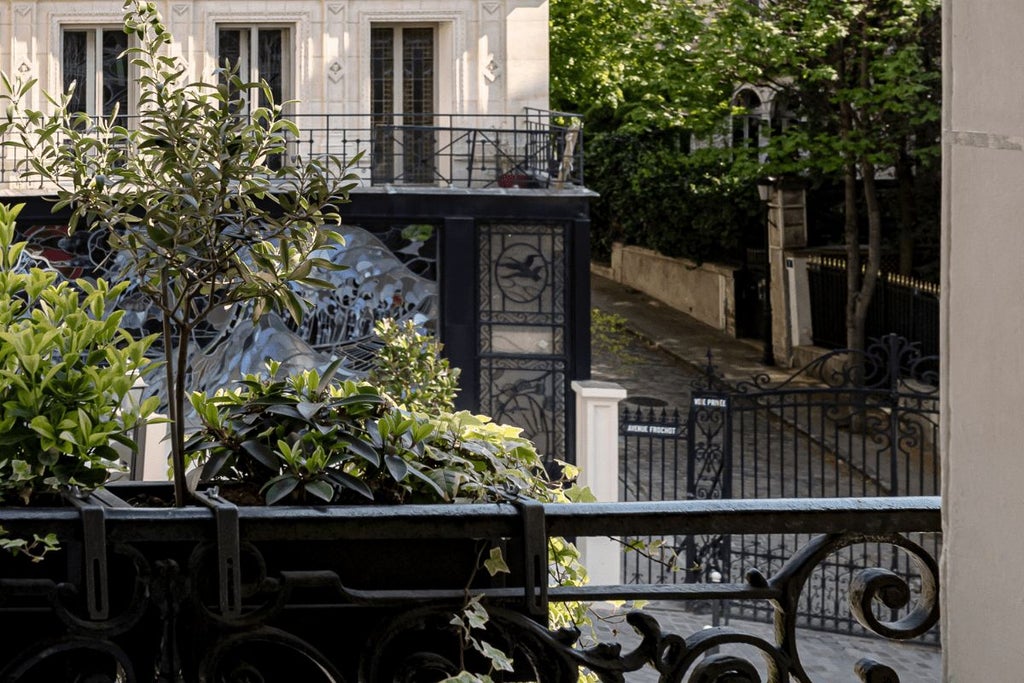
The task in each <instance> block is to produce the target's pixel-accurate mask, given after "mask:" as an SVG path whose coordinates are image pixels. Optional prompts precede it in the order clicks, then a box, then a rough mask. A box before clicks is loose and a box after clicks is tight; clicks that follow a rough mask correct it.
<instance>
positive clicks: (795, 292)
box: [785, 253, 814, 346]
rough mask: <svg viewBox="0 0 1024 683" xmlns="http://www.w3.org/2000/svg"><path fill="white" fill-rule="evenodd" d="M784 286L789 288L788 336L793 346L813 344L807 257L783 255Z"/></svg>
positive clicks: (802, 255)
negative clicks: (784, 265) (784, 260)
mask: <svg viewBox="0 0 1024 683" xmlns="http://www.w3.org/2000/svg"><path fill="white" fill-rule="evenodd" d="M785 259H786V286H787V287H788V288H789V296H788V299H787V300H788V302H789V334H790V338H791V339H792V341H793V346H810V345H811V344H813V343H814V339H813V332H814V326H813V325H812V322H811V288H810V283H809V281H808V277H807V256H806V255H804V254H791V253H787V254H785Z"/></svg>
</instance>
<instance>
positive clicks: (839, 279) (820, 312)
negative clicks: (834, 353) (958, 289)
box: [807, 256, 939, 355]
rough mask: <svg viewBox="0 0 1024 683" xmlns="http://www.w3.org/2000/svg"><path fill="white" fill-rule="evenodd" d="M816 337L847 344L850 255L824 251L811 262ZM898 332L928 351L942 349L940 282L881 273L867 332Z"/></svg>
mask: <svg viewBox="0 0 1024 683" xmlns="http://www.w3.org/2000/svg"><path fill="white" fill-rule="evenodd" d="M807 277H808V285H809V288H810V294H811V321H812V325H813V333H812V336H813V339H814V343H815V345H817V346H821V347H824V348H827V349H837V348H843V347H845V346H846V298H847V291H846V261H845V260H844V259H841V258H830V257H825V256H814V257H811V258H810V259H809V260H808V262H807ZM886 334H897V335H899V336H901V337H904V338H906V339H909V340H910V341H913V342H917V343H918V344H920V348H921V351H922V353H924V354H925V355H938V353H939V286H938V285H937V284H935V283H932V282H924V281H922V280H917V279H915V278H911V277H907V276H904V275H896V274H893V273H882V274H881V277H880V278H879V279H878V285H877V287H876V289H875V293H874V296H873V297H872V300H871V304H870V306H869V307H868V318H867V337H869V338H872V337H882V336H884V335H886Z"/></svg>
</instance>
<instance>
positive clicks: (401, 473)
mask: <svg viewBox="0 0 1024 683" xmlns="http://www.w3.org/2000/svg"><path fill="white" fill-rule="evenodd" d="M384 464H385V465H387V468H388V472H390V473H391V478H392V479H394V480H395V481H402V480H403V479H405V477H406V475H407V474H409V465H408V464H406V462H405V460H403V459H402V458H401V457H399V456H397V455H385V456H384Z"/></svg>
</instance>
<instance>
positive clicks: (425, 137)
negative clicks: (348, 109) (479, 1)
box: [402, 28, 434, 183]
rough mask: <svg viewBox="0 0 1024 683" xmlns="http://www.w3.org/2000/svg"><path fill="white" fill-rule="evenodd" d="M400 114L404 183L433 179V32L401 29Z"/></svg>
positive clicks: (425, 181) (419, 29)
mask: <svg viewBox="0 0 1024 683" xmlns="http://www.w3.org/2000/svg"><path fill="white" fill-rule="evenodd" d="M402 111H403V113H404V114H405V116H404V118H403V122H404V124H405V126H406V128H405V131H404V134H403V136H402V138H403V139H402V147H403V148H404V158H403V164H402V166H403V168H402V174H403V176H404V177H405V180H406V181H407V182H411V183H429V182H433V180H434V131H433V130H432V129H430V126H433V124H434V119H433V116H432V114H433V111H434V29H432V28H407V29H403V30H402Z"/></svg>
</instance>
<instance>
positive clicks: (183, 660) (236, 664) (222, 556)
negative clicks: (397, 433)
mask: <svg viewBox="0 0 1024 683" xmlns="http://www.w3.org/2000/svg"><path fill="white" fill-rule="evenodd" d="M207 498H208V499H209V500H208V504H209V507H205V506H198V507H186V508H180V509H164V508H134V507H129V506H127V505H126V504H125V503H124V501H123V500H122V499H119V498H117V497H116V496H110V495H105V496H104V497H103V498H102V499H97V498H95V497H94V498H89V499H78V500H76V501H75V504H74V505H73V506H71V505H69V506H67V507H64V508H51V509H39V510H26V509H17V510H16V509H0V524H2V525H3V526H4V527H5V528H6V529H8V530H10V531H11V533H14V534H25V533H31V532H32V531H38V529H39V528H45V529H47V530H48V531H53V532H54V533H56V534H57V535H58V536H59V537H60V539H61V543H62V545H63V546H64V547H65V548H66V551H62V552H61V553H60V554H59V556H57V557H52V558H50V557H48V558H47V560H46V561H44V562H42V563H40V564H31V563H27V562H21V563H19V562H17V561H15V560H16V559H17V558H11V557H10V556H9V555H7V554H6V553H5V554H3V555H0V579H2V582H3V583H2V585H3V591H4V601H3V604H2V605H0V617H3V618H4V619H5V621H6V623H8V624H16V625H17V628H9V629H7V631H6V632H5V637H4V640H3V644H2V647H0V678H2V679H3V680H5V681H12V682H13V681H17V682H20V683H27V682H29V681H32V682H37V681H38V682H40V683H42V682H43V681H46V682H47V683H48V682H49V681H72V680H75V681H79V680H90V681H115V680H116V681H126V682H127V683H133V682H135V681H143V680H146V681H153V680H157V681H182V682H184V683H192V682H194V681H214V680H217V681H220V680H224V681H228V680H230V681H242V680H246V681H248V680H260V681H265V682H267V683H270V682H274V681H276V682H279V683H283V682H284V681H295V680H301V681H303V682H304V683H316V682H318V681H324V682H325V683H327V682H331V683H336V682H337V681H343V680H360V681H373V682H377V681H385V680H386V681H393V680H394V681H397V680H402V681H410V682H413V683H415V682H421V681H422V682H426V681H437V680H441V679H442V678H446V677H449V676H454V675H456V673H457V672H458V671H459V670H460V669H463V668H468V669H470V670H472V671H475V672H476V673H478V674H485V673H488V672H489V671H490V666H491V663H490V662H489V661H487V660H482V659H481V658H480V657H479V656H476V655H475V653H474V651H473V649H472V648H470V647H469V646H468V645H467V644H466V641H465V640H464V639H463V634H462V632H461V631H460V629H459V626H458V624H462V623H464V621H463V619H464V617H463V616H461V615H464V610H465V609H466V606H467V604H468V603H467V600H469V598H470V597H471V596H472V597H473V599H474V601H475V600H477V599H479V600H480V601H482V604H484V605H485V606H486V609H487V620H486V623H478V624H477V625H476V627H475V628H474V630H473V634H474V637H475V638H479V639H485V640H486V642H488V643H489V644H491V645H492V646H493V647H495V648H498V649H500V650H502V651H504V652H505V654H507V655H508V658H509V661H510V664H511V669H512V670H511V671H509V672H505V673H503V674H502V677H501V680H504V681H526V680H529V681H537V682H538V683H565V682H566V681H575V680H577V677H578V672H579V670H580V669H581V668H586V669H589V670H590V671H592V672H594V673H596V674H597V675H598V676H599V677H600V678H601V680H608V681H612V680H623V677H622V674H623V673H628V672H632V671H638V670H640V669H645V668H649V669H655V670H656V671H657V672H658V673H659V675H660V678H659V680H661V681H665V682H666V683H681V682H682V681H684V680H685V681H695V680H701V681H712V680H714V681H725V680H730V681H732V680H735V681H756V680H773V681H776V680H778V681H781V680H790V679H793V680H800V681H808V682H810V681H812V680H822V681H824V680H825V679H822V678H818V679H815V678H813V676H814V675H816V674H815V672H814V671H813V670H812V671H811V672H808V671H807V670H805V667H804V664H803V663H802V661H801V653H800V649H799V648H800V641H799V638H798V634H797V631H796V626H797V621H796V613H797V604H798V601H799V599H800V596H801V595H802V593H803V592H804V591H805V590H806V588H807V585H808V579H809V577H810V576H811V575H812V574H813V572H814V570H815V568H816V567H817V566H818V565H819V564H820V563H821V562H822V560H823V559H824V558H826V557H828V556H829V555H830V554H832V553H834V552H835V551H837V550H840V549H842V548H845V547H856V546H859V545H862V544H864V543H865V542H867V543H871V544H884V545H887V546H891V547H893V548H896V549H898V550H899V551H900V552H903V553H906V554H907V555H908V556H909V557H910V558H912V561H913V562H914V563H915V566H916V567H917V569H918V572H917V573H918V575H919V576H920V580H921V584H920V586H919V590H916V591H915V590H913V587H908V586H906V585H905V584H904V583H903V582H902V581H901V580H900V579H899V578H898V577H896V576H895V575H893V574H892V573H891V572H889V571H888V570H887V569H885V568H878V567H875V566H874V565H873V564H872V562H871V558H868V557H865V558H864V562H862V563H861V564H860V565H859V569H860V571H859V572H858V573H857V574H856V576H855V579H854V581H852V582H851V584H850V586H849V591H848V596H844V599H847V601H848V605H849V609H850V610H851V611H852V613H853V614H854V615H855V616H856V617H857V618H858V620H860V621H861V623H863V624H864V625H865V627H866V628H868V629H869V630H871V631H873V632H874V633H877V634H878V635H880V636H882V637H884V638H890V639H898V640H904V639H911V638H916V637H919V636H920V635H921V634H922V633H924V632H926V631H927V630H928V629H929V628H931V627H932V626H933V625H934V624H935V622H936V621H937V619H938V571H937V567H936V562H935V557H934V555H933V554H931V553H929V552H928V551H927V550H926V549H924V548H922V547H920V546H919V545H917V544H915V543H913V542H911V541H910V540H908V536H907V534H908V533H920V532H926V533H933V534H934V533H938V531H939V529H940V507H939V499H938V498H935V497H931V498H904V499H898V500H885V501H882V500H880V499H864V498H860V499H831V500H787V501H682V502H659V503H610V504H575V505H567V504H555V505H541V504H539V503H531V502H528V501H516V502H509V503H504V504H480V505H450V506H443V505H425V506H417V505H411V506H397V507H395V506H392V507H367V506H363V507H359V506H356V507H337V508H317V509H315V510H312V509H307V508H293V509H271V508H262V507H255V508H236V507H235V506H233V505H231V504H230V503H227V502H226V501H223V500H222V499H219V498H217V497H216V496H215V495H213V496H208V497H207ZM41 524H42V525H43V526H42V527H41V526H40V525H41ZM782 530H785V531H787V532H790V533H798V534H804V535H813V537H812V538H811V540H810V541H808V543H807V544H806V545H804V546H802V547H801V548H799V549H794V552H793V553H792V554H791V556H790V557H789V559H788V560H787V561H786V562H785V564H784V565H783V566H782V567H780V568H779V569H778V570H777V571H764V570H761V571H758V570H755V569H752V570H750V571H748V572H747V573H746V575H745V576H744V577H743V578H740V577H732V578H731V579H726V580H724V581H722V582H720V583H715V584H709V583H691V584H680V585H674V586H663V585H650V584H640V585H637V584H633V585H622V584H614V585H588V586H569V585H563V586H550V587H549V585H548V581H547V576H546V562H545V554H546V549H547V547H548V543H549V541H550V540H551V539H553V538H555V537H604V536H612V537H619V538H629V537H633V536H636V535H639V534H651V535H660V536H674V535H679V534H683V533H689V534H696V535H705V536H719V537H729V536H732V537H736V536H740V535H750V534H765V533H769V532H779V531H782ZM488 548H502V549H504V557H505V558H507V560H508V566H509V568H510V570H511V573H510V574H508V575H504V574H501V575H499V576H498V577H497V578H494V579H492V578H490V577H488V576H487V575H486V573H485V572H480V571H478V570H479V567H476V566H475V565H476V563H475V562H474V558H476V559H477V560H478V559H479V555H480V554H481V550H482V551H484V552H483V556H484V557H486V556H487V553H486V550H487V549H488ZM465 560H468V563H464V561H465ZM467 574H468V575H469V576H473V575H477V579H480V580H474V581H472V582H469V581H467V578H466V577H467ZM480 575H482V576H480ZM612 599H618V600H645V599H658V600H669V601H681V602H684V603H689V602H693V601H701V602H708V601H710V602H714V603H718V602H723V601H728V602H730V603H732V604H739V603H763V604H766V605H773V606H774V610H775V620H776V629H775V635H774V636H768V637H762V636H758V635H755V634H752V633H749V632H744V631H742V630H740V629H737V628H734V627H728V626H719V627H717V628H711V629H704V630H701V631H698V632H696V633H693V634H689V633H680V634H677V633H671V632H669V629H668V624H666V625H665V626H664V627H663V626H662V624H661V623H659V621H658V619H659V617H658V616H655V615H654V614H652V613H650V612H642V611H637V612H633V613H631V614H630V615H629V616H628V622H629V624H630V625H631V626H632V627H633V628H634V629H635V630H636V632H637V633H638V635H639V643H638V644H635V645H633V646H629V647H626V648H619V647H617V646H614V645H612V644H611V643H608V644H605V645H599V646H596V647H589V648H584V647H582V646H581V645H580V643H579V642H578V640H579V637H580V634H579V632H578V631H577V632H575V633H573V632H572V631H571V630H567V629H560V630H557V631H552V630H549V628H548V623H547V607H548V604H549V603H551V602H567V601H598V600H612ZM882 602H884V603H885V605H886V606H887V607H886V609H888V606H892V605H905V606H906V608H907V610H908V616H907V617H906V618H905V619H902V620H900V621H898V622H897V621H893V620H890V619H888V618H887V617H882V618H880V617H879V616H878V615H877V613H876V611H875V610H873V609H872V607H871V605H872V603H878V604H881V603H882ZM476 614H477V616H479V613H478V612H477V613H476ZM453 620H454V623H453ZM613 637H616V639H617V638H618V637H623V639H624V640H625V639H626V638H625V636H624V634H613ZM634 643H636V640H634ZM727 645H740V646H743V647H744V648H745V649H744V650H742V651H741V652H740V653H739V654H732V653H730V654H728V655H717V654H716V653H717V652H718V648H720V647H721V646H727ZM856 667H857V669H858V673H859V674H860V677H861V680H865V681H868V680H871V681H874V680H896V679H894V678H892V677H891V676H892V675H895V674H894V673H893V674H891V675H890V677H889V678H883V676H884V675H886V674H887V673H890V672H891V669H890V668H889V667H888V666H886V665H885V664H884V663H877V662H864V661H861V662H858V663H857V665H856ZM851 668H853V667H852V666H851ZM759 669H766V670H767V672H766V673H767V675H766V676H760V675H759V674H758V673H757V671H758V670H759ZM850 673H851V674H852V673H853V672H852V671H851V672H850ZM830 680H831V679H830Z"/></svg>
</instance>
